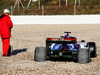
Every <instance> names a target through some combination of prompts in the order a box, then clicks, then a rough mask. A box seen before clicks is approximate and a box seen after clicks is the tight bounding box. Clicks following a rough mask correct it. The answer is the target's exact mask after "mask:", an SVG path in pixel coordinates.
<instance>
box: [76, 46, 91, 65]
mask: <svg viewBox="0 0 100 75" xmlns="http://www.w3.org/2000/svg"><path fill="white" fill-rule="evenodd" d="M90 60H91V59H90V50H89V49H87V48H80V49H79V50H78V54H77V62H78V63H81V64H85V63H88V62H90Z"/></svg>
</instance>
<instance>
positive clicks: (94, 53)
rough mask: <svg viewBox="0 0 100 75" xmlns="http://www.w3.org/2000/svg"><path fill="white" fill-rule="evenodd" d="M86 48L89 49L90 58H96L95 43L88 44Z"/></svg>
mask: <svg viewBox="0 0 100 75" xmlns="http://www.w3.org/2000/svg"><path fill="white" fill-rule="evenodd" d="M87 47H89V49H90V56H91V57H96V56H97V52H96V43H95V42H88V43H87Z"/></svg>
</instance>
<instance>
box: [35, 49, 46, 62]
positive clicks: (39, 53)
mask: <svg viewBox="0 0 100 75" xmlns="http://www.w3.org/2000/svg"><path fill="white" fill-rule="evenodd" d="M34 60H35V61H46V60H47V49H46V47H36V48H35V53H34Z"/></svg>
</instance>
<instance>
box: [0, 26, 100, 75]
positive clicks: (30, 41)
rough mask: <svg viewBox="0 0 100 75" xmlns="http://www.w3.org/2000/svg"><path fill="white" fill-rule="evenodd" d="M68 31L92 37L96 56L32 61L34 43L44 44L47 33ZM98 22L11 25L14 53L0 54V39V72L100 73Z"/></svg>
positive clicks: (10, 74)
mask: <svg viewBox="0 0 100 75" xmlns="http://www.w3.org/2000/svg"><path fill="white" fill-rule="evenodd" d="M64 31H71V32H72V34H71V35H72V36H75V37H77V40H78V41H80V40H85V41H86V42H89V41H94V42H96V45H97V54H98V56H97V57H96V58H92V61H91V63H87V64H79V63H75V62H73V61H52V60H48V61H43V62H35V61H34V50H35V48H36V47H45V39H46V37H60V36H61V35H64V33H63V32H64ZM99 36H100V24H98V25H95V24H93V25H14V27H13V29H12V37H11V45H12V46H13V50H14V51H13V53H12V54H13V55H12V56H11V57H2V43H1V40H0V75H86V74H87V75H91V74H92V75H100V38H99Z"/></svg>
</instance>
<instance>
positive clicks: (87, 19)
mask: <svg viewBox="0 0 100 75" xmlns="http://www.w3.org/2000/svg"><path fill="white" fill-rule="evenodd" d="M11 19H12V21H13V23H14V24H100V15H61V16H59V15H57V16H39V15H36V16H34V15H31V16H11Z"/></svg>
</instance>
